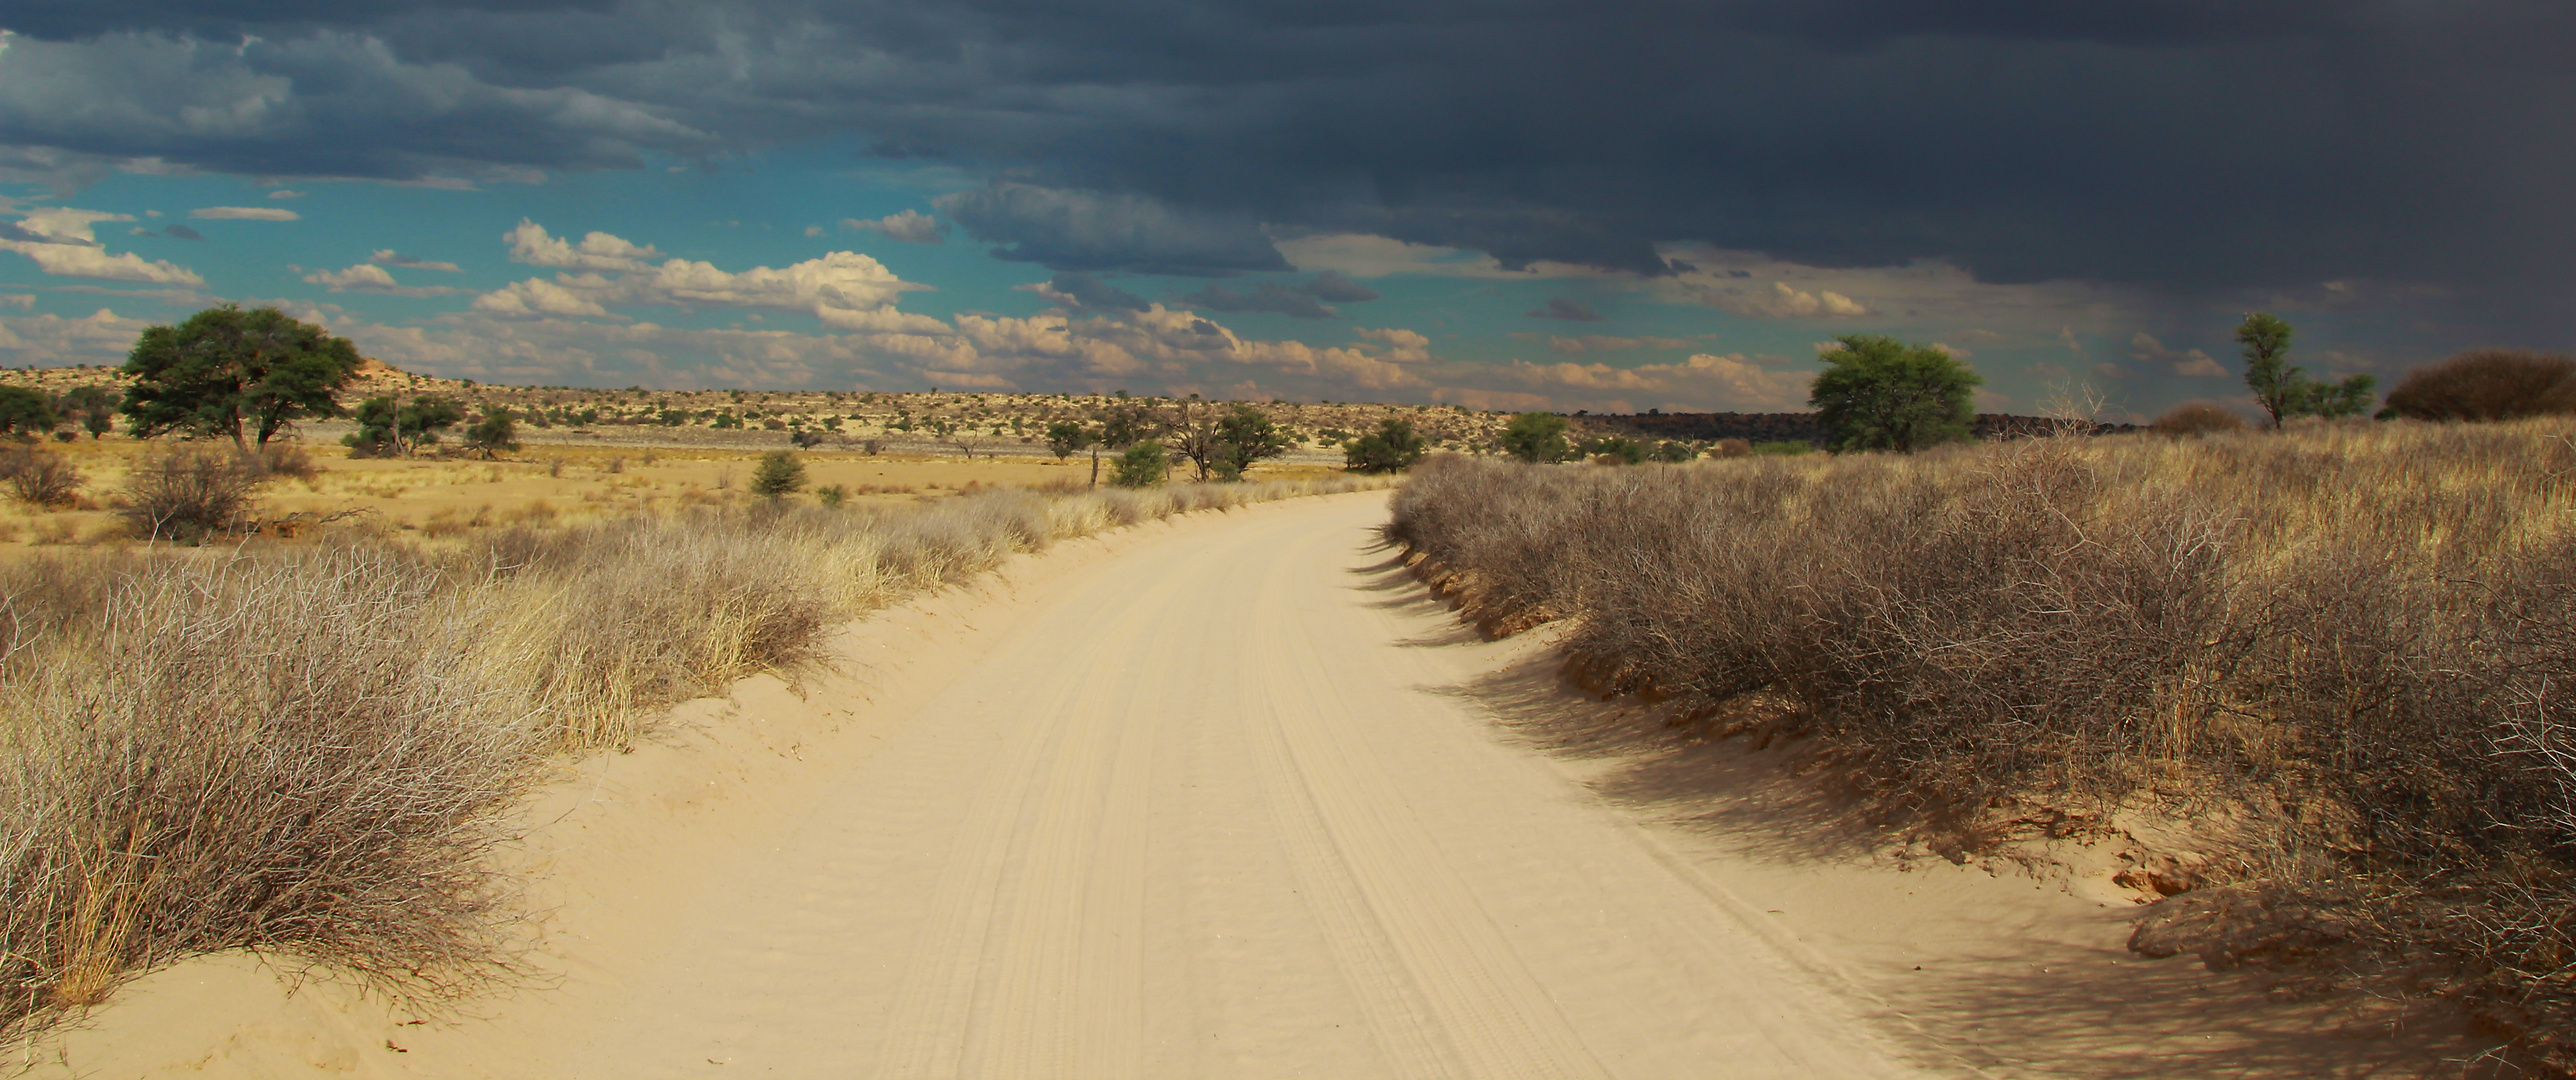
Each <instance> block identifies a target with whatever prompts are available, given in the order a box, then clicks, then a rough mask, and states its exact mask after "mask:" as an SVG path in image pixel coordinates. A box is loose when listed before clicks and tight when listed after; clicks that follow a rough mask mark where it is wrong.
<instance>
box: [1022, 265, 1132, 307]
mask: <svg viewBox="0 0 2576 1080" xmlns="http://www.w3.org/2000/svg"><path fill="white" fill-rule="evenodd" d="M1047 288H1049V289H1053V290H1055V292H1056V294H1057V295H1059V296H1062V297H1064V298H1066V299H1069V300H1071V301H1073V303H1074V306H1075V307H1087V308H1098V309H1101V310H1105V311H1143V310H1145V309H1147V308H1150V307H1152V306H1153V305H1152V304H1148V303H1146V302H1145V298H1144V297H1141V296H1138V295H1136V294H1135V293H1131V292H1128V291H1127V290H1125V289H1121V288H1119V287H1118V286H1115V285H1112V284H1110V283H1108V282H1106V281H1102V280H1100V279H1099V278H1096V277H1093V276H1091V275H1089V274H1081V273H1073V272H1066V273H1062V274H1057V275H1056V276H1055V277H1054V278H1052V279H1050V280H1049V281H1048V282H1047Z"/></svg>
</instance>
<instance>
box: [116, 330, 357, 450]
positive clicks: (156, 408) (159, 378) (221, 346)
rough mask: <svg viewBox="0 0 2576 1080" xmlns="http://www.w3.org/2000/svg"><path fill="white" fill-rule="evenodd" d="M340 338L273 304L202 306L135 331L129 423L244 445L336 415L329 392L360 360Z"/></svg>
mask: <svg viewBox="0 0 2576 1080" xmlns="http://www.w3.org/2000/svg"><path fill="white" fill-rule="evenodd" d="M358 362H359V358H358V350H357V347H356V346H354V345H351V344H349V339H347V338H337V337H332V336H331V335H330V334H329V333H327V332H325V331H324V330H323V329H322V328H321V327H318V326H313V325H311V324H308V323H303V322H298V321H296V320H295V319H292V318H289V317H287V315H286V314H285V313H284V312H281V311H279V310H277V309H276V308H254V309H252V310H249V311H243V310H242V309H240V308H238V307H235V306H233V305H230V304H226V305H224V306H222V307H216V308H207V309H206V310H204V311H200V312H198V313H196V314H195V315H191V316H189V317H188V320H187V321H186V322H183V323H180V324H179V325H177V326H155V327H151V328H149V329H146V330H144V331H143V336H142V337H141V338H140V339H138V340H136V342H135V344H134V351H133V352H132V353H129V354H128V355H127V357H126V360H125V367H124V369H123V370H124V372H125V373H126V374H128V375H131V376H133V377H134V381H133V382H132V383H131V384H129V385H127V387H126V388H125V403H124V412H125V416H126V419H127V427H128V428H129V429H130V430H132V431H133V433H134V434H135V436H136V437H138V438H149V437H151V436H154V435H158V434H160V433H162V432H165V431H184V432H188V433H190V434H194V435H202V436H215V435H225V436H230V437H231V438H232V440H233V448H234V449H236V450H239V451H241V452H243V453H245V454H247V453H249V452H250V448H251V447H250V442H249V441H248V440H247V439H246V438H245V436H244V434H243V427H244V425H245V424H248V425H250V426H251V427H253V428H254V429H255V430H256V433H257V435H258V440H259V445H261V446H266V445H268V441H269V440H270V439H271V438H274V437H276V436H277V435H278V434H279V433H281V432H283V431H285V430H287V429H288V428H290V427H292V426H293V425H294V423H295V421H297V420H299V419H301V418H304V417H308V416H338V415H340V413H341V410H340V405H339V402H338V401H337V400H336V399H335V397H334V395H335V394H337V393H338V391H339V389H340V387H341V386H343V385H345V384H347V383H348V381H349V379H350V378H351V377H352V376H353V375H355V374H356V373H357V370H358Z"/></svg>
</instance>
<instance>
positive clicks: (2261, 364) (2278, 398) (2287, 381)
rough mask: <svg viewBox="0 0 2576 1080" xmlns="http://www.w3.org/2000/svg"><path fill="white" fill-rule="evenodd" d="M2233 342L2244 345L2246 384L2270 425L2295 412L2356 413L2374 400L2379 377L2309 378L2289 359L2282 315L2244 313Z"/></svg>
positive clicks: (2287, 333) (2327, 415)
mask: <svg viewBox="0 0 2576 1080" xmlns="http://www.w3.org/2000/svg"><path fill="white" fill-rule="evenodd" d="M2236 341H2237V343H2238V344H2240V345H2243V346H2244V347H2245V385H2246V387H2247V388H2248V389H2251V390H2253V391H2254V401H2255V403H2256V404H2258V405H2261V406H2262V407H2263V411H2264V412H2265V413H2268V414H2270V415H2271V417H2272V426H2273V427H2276V428H2277V427H2280V426H2281V421H2283V420H2286V419H2288V418H2290V417H2293V416H2322V417H2325V418H2327V419H2330V420H2331V419H2335V418H2338V417H2345V416H2359V415H2361V414H2363V413H2366V412H2369V411H2370V407H2371V405H2372V403H2374V402H2375V401H2376V400H2377V399H2378V394H2377V390H2378V388H2379V380H2378V379H2376V378H2373V377H2372V376H2369V375H2347V376H2344V379H2343V381H2342V382H2333V383H2330V382H2326V381H2324V380H2322V379H2312V378H2309V377H2308V375H2307V373H2306V372H2304V371H2302V370H2301V369H2300V368H2299V367H2297V366H2296V365H2294V364H2291V363H2290V362H2289V353H2290V324H2289V323H2287V322H2284V321H2282V320H2281V317H2280V316H2277V315H2274V314H2272V313H2270V312H2267V311H2257V312H2255V313H2253V314H2251V315H2247V316H2246V317H2245V321H2244V323H2242V324H2240V325H2239V326H2237V328H2236Z"/></svg>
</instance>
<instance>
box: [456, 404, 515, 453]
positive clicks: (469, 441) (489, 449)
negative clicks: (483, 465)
mask: <svg viewBox="0 0 2576 1080" xmlns="http://www.w3.org/2000/svg"><path fill="white" fill-rule="evenodd" d="M465 448H466V449H468V450H472V451H475V452H477V453H480V454H482V455H483V456H484V457H486V458H489V457H493V456H495V455H499V454H505V453H508V452H510V451H513V450H517V449H518V448H519V422H518V420H517V419H516V418H514V417H512V416H511V415H510V410H508V409H505V408H502V407H500V406H498V405H493V406H490V407H488V408H486V409H485V410H484V412H483V419H481V420H479V421H476V422H475V424H474V426H473V427H470V428H467V429H465Z"/></svg>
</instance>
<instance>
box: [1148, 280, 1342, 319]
mask: <svg viewBox="0 0 2576 1080" xmlns="http://www.w3.org/2000/svg"><path fill="white" fill-rule="evenodd" d="M1181 299H1182V300H1183V301H1186V302H1188V303H1191V304H1195V305H1198V306H1199V307H1203V308H1212V309H1214V310H1217V311H1252V312H1266V313H1268V314H1272V315H1286V316H1289V317H1290V318H1297V319H1329V318H1332V317H1333V316H1334V314H1336V313H1335V312H1334V311H1333V309H1331V308H1328V307H1325V306H1324V305H1322V304H1319V303H1316V302H1315V298H1314V297H1312V296H1308V295H1306V294H1305V293H1302V292H1299V291H1296V290H1294V289H1291V288H1289V287H1287V286H1285V285H1281V284H1279V283H1277V282H1274V281H1265V282H1262V283H1260V284H1258V285H1255V286H1253V287H1252V289H1251V290H1250V291H1248V292H1236V291H1234V290H1232V289H1229V288H1226V287H1225V286H1223V285H1209V286H1208V287H1206V288H1204V289H1200V290H1199V291H1197V292H1194V293H1190V294H1188V295H1186V296H1183V297H1181Z"/></svg>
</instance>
